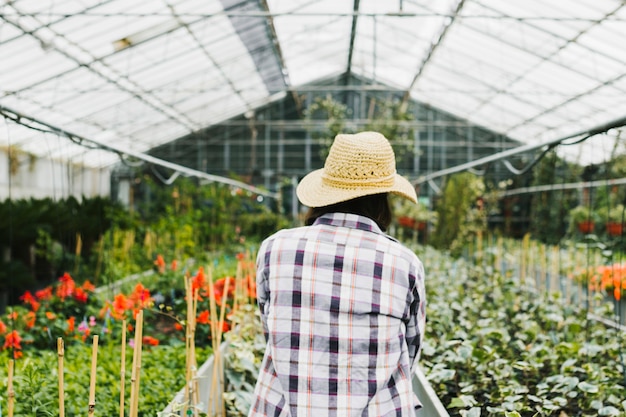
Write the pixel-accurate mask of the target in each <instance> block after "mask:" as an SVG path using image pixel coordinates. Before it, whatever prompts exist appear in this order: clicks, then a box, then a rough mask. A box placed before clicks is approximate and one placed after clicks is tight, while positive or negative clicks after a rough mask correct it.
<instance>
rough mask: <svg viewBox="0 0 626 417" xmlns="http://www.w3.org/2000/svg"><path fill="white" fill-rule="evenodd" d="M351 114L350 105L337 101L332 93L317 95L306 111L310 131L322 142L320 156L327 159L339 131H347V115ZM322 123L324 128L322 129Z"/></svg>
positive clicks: (305, 115)
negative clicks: (323, 95) (322, 95)
mask: <svg viewBox="0 0 626 417" xmlns="http://www.w3.org/2000/svg"><path fill="white" fill-rule="evenodd" d="M348 115H349V110H348V106H346V105H345V104H343V103H340V102H339V101H336V100H335V99H334V98H333V97H332V96H331V95H327V96H325V97H316V98H315V99H314V100H313V102H312V103H311V104H309V106H308V107H307V108H306V110H305V111H304V117H305V119H306V120H307V122H308V124H309V125H310V126H309V131H310V132H311V135H312V137H313V138H314V139H317V140H318V142H319V143H320V145H321V147H320V156H321V157H322V159H325V158H326V156H327V155H328V150H329V149H330V145H332V143H333V140H334V139H335V136H337V135H338V134H339V133H346V131H345V124H346V117H347V116H348ZM320 123H321V124H322V129H320Z"/></svg>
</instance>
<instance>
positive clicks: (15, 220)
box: [0, 175, 290, 310]
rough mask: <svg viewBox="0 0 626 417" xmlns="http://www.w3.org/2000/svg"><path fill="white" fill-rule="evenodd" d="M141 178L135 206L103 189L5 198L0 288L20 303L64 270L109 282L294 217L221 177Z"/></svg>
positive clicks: (0, 221) (252, 238) (256, 234)
mask: <svg viewBox="0 0 626 417" xmlns="http://www.w3.org/2000/svg"><path fill="white" fill-rule="evenodd" d="M136 183H137V187H138V189H137V191H136V199H135V201H134V203H133V204H132V206H131V207H129V208H124V207H122V206H121V205H120V204H117V203H114V202H111V200H110V199H108V198H102V197H95V198H83V199H82V200H78V199H75V198H73V197H70V198H67V199H61V200H52V199H39V200H37V199H29V200H5V201H4V202H2V203H0V214H1V215H0V236H3V239H1V240H0V250H1V251H2V253H3V254H4V256H3V257H1V259H0V293H6V294H8V301H9V303H17V302H18V297H19V296H20V295H21V294H22V293H23V292H24V290H26V289H30V290H37V289H39V288H42V287H44V286H45V285H47V284H48V283H50V282H52V281H53V280H54V279H55V278H56V277H58V276H60V275H62V274H63V273H64V272H65V271H69V272H70V273H71V274H73V275H75V276H82V277H89V279H90V280H91V282H93V283H94V284H95V285H101V284H106V283H110V282H113V281H116V280H118V279H120V278H123V277H125V276H127V275H130V274H133V273H138V272H141V271H144V270H146V269H148V268H150V266H151V263H152V261H153V259H154V257H155V256H156V254H157V253H160V254H162V255H163V256H166V257H167V258H169V259H172V258H176V259H181V260H185V259H189V258H195V259H197V260H198V261H201V262H202V261H206V260H207V255H206V254H207V253H215V252H216V251H221V248H224V247H226V248H228V251H230V252H231V254H234V253H236V252H237V251H240V250H242V248H244V247H245V246H246V245H248V244H250V243H254V242H257V241H259V240H260V239H261V238H263V237H265V236H267V235H268V234H269V233H271V232H273V231H274V230H276V229H278V228H281V227H285V226H287V225H289V224H290V223H289V222H288V221H287V220H286V219H285V218H283V217H282V216H280V215H279V214H277V213H274V212H273V211H272V210H271V209H270V208H269V207H268V206H267V205H266V204H264V203H262V202H259V201H257V199H256V196H253V195H247V192H245V191H243V190H238V189H231V187H228V186H224V185H221V184H208V185H203V186H198V184H197V183H196V182H194V181H193V180H191V179H186V178H184V179H179V180H178V181H177V182H176V183H175V185H172V186H163V185H162V184H158V183H157V182H156V181H154V180H153V179H152V178H151V177H150V176H148V175H145V176H144V177H141V178H140V181H136ZM2 307H3V306H2V305H0V310H1V309H2Z"/></svg>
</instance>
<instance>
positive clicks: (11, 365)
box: [7, 359, 15, 417]
mask: <svg viewBox="0 0 626 417" xmlns="http://www.w3.org/2000/svg"><path fill="white" fill-rule="evenodd" d="M14 367H15V361H14V360H13V359H9V380H8V382H7V391H8V397H9V417H13V407H14V405H15V391H13V368H14Z"/></svg>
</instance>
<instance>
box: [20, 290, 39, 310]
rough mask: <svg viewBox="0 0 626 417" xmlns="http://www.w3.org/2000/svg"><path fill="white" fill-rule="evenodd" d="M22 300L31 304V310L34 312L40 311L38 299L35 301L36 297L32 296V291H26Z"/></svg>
mask: <svg viewBox="0 0 626 417" xmlns="http://www.w3.org/2000/svg"><path fill="white" fill-rule="evenodd" d="M20 300H22V301H23V302H24V303H25V304H29V305H30V308H31V310H33V311H37V310H39V306H40V304H39V303H38V302H37V299H35V297H34V296H33V295H32V294H31V292H30V291H26V292H25V293H24V294H23V295H22V296H21V297H20Z"/></svg>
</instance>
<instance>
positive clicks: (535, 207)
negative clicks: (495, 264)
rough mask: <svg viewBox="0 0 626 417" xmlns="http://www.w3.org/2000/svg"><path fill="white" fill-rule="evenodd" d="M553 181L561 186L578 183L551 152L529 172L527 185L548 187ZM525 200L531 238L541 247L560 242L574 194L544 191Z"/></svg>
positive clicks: (573, 174)
mask: <svg viewBox="0 0 626 417" xmlns="http://www.w3.org/2000/svg"><path fill="white" fill-rule="evenodd" d="M557 179H558V181H559V182H563V183H565V182H576V181H578V179H577V178H576V173H575V168H574V167H572V166H571V165H570V164H568V163H567V162H565V161H564V160H562V159H561V158H560V157H559V156H558V155H557V153H556V152H555V151H554V150H551V151H549V152H548V153H547V154H546V155H545V156H544V157H543V158H542V159H541V160H540V161H539V162H538V163H537V165H536V166H535V167H534V169H533V170H532V181H531V183H530V185H532V186H539V185H550V184H554V183H555V181H557ZM557 187H558V185H557ZM529 198H530V203H529V208H530V213H529V230H530V232H531V233H532V235H533V236H534V237H535V239H538V240H540V241H541V242H544V243H549V244H554V243H557V242H558V241H560V239H562V238H563V236H564V235H565V233H566V232H567V211H568V208H569V207H571V206H572V205H573V204H576V200H577V198H578V197H577V194H576V192H575V191H572V190H559V191H544V192H539V193H532V194H530V195H529Z"/></svg>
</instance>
